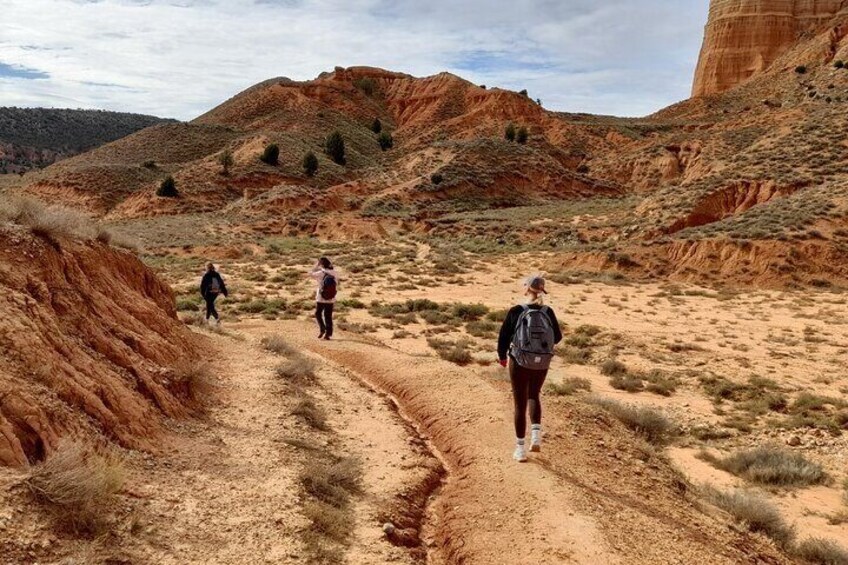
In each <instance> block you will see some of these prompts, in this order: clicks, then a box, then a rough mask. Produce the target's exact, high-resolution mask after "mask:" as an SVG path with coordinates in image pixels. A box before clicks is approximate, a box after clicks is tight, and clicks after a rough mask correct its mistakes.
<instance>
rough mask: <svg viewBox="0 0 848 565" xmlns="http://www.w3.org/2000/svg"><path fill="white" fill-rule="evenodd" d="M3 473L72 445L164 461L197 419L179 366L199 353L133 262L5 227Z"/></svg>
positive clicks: (160, 287)
mask: <svg viewBox="0 0 848 565" xmlns="http://www.w3.org/2000/svg"><path fill="white" fill-rule="evenodd" d="M0 319H2V320H3V323H2V326H0V465H13V466H16V465H25V464H27V463H28V462H29V463H33V462H37V461H40V460H42V459H43V458H44V457H45V456H47V455H49V453H50V452H51V451H52V450H53V449H54V448H55V447H56V445H57V442H58V440H59V439H60V438H61V437H63V436H67V435H71V436H81V435H84V436H87V437H89V438H93V439H95V440H97V438H101V440H107V441H115V442H118V443H119V444H121V445H123V446H126V447H132V448H138V449H147V450H154V449H156V447H157V444H158V442H160V441H161V436H162V432H163V427H162V423H163V420H164V418H166V417H179V416H184V415H186V414H187V413H188V408H187V407H186V403H185V400H186V397H185V394H186V391H185V390H184V388H183V387H184V383H180V382H178V380H177V379H175V378H174V372H173V370H172V368H173V367H174V366H175V364H176V363H177V362H178V361H181V360H190V359H192V358H193V357H194V355H195V354H196V351H197V343H196V341H195V338H194V337H192V334H191V332H189V331H188V330H187V329H186V328H185V326H184V325H183V324H181V323H180V322H179V321H178V320H177V317H176V312H175V308H174V297H173V293H172V291H171V290H170V288H169V287H168V286H167V285H165V284H164V283H162V282H161V281H160V280H159V279H157V277H156V276H155V275H154V274H153V273H152V271H150V270H149V269H148V268H147V267H145V266H144V265H143V264H142V263H141V262H140V261H139V260H138V259H137V258H136V257H135V256H134V255H132V254H131V253H128V252H122V251H117V250H115V249H112V248H110V247H108V246H106V245H104V244H102V243H97V242H93V241H88V242H87V241H75V240H73V239H68V238H59V239H56V238H52V237H47V236H45V235H38V236H37V235H33V233H32V232H31V231H30V229H29V228H27V227H23V226H18V225H14V224H8V223H6V224H3V223H0Z"/></svg>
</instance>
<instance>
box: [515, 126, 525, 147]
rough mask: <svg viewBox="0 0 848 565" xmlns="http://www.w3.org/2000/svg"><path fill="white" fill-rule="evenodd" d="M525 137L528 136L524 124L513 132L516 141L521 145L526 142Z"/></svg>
mask: <svg viewBox="0 0 848 565" xmlns="http://www.w3.org/2000/svg"><path fill="white" fill-rule="evenodd" d="M527 138H528V134H527V128H526V127H524V126H521V127H520V128H518V131H517V132H516V134H515V141H517V142H518V143H520V144H521V145H524V144H525V143H527Z"/></svg>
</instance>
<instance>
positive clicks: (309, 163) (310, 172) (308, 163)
mask: <svg viewBox="0 0 848 565" xmlns="http://www.w3.org/2000/svg"><path fill="white" fill-rule="evenodd" d="M303 172H304V173H305V174H306V176H308V177H312V176H315V173H317V172H318V157H316V156H315V153H313V152H312V151H310V152H309V153H307V154H306V155H304V156H303Z"/></svg>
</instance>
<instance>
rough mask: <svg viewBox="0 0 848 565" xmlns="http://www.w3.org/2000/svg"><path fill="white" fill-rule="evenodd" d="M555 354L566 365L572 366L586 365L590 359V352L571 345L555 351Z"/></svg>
mask: <svg viewBox="0 0 848 565" xmlns="http://www.w3.org/2000/svg"><path fill="white" fill-rule="evenodd" d="M555 353H556V354H557V355H559V356H560V357H562V358H563V359H564V360H565V362H566V363H571V364H572V365H588V364H589V361H591V359H592V351H591V350H590V349H585V348H581V347H574V346H573V345H565V346H563V347H559V348H557V349H556V350H555Z"/></svg>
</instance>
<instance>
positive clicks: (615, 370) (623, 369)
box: [601, 358, 627, 377]
mask: <svg viewBox="0 0 848 565" xmlns="http://www.w3.org/2000/svg"><path fill="white" fill-rule="evenodd" d="M601 374H602V375H606V376H607V377H621V376H624V375H626V374H627V365H625V364H624V363H622V362H621V361H619V360H618V359H614V358H610V359H607V360H606V361H604V362H603V363H601Z"/></svg>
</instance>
